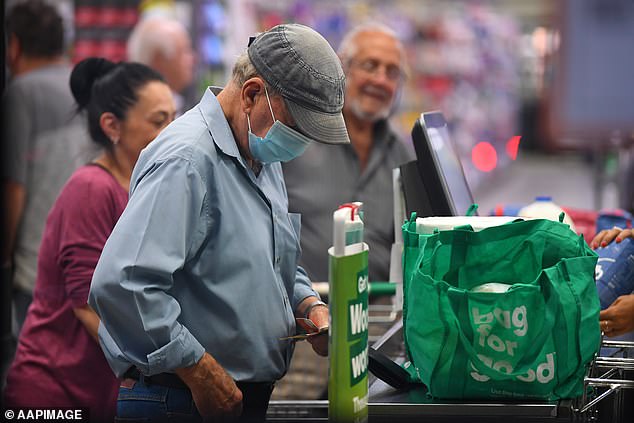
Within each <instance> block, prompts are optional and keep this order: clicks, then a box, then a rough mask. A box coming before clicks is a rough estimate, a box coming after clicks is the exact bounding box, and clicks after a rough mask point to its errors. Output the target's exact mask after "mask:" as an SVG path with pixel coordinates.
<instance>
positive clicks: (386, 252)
mask: <svg viewBox="0 0 634 423" xmlns="http://www.w3.org/2000/svg"><path fill="white" fill-rule="evenodd" d="M338 54H339V57H340V58H341V62H342V65H343V68H344V71H345V72H346V91H345V101H344V106H343V116H344V119H345V121H346V127H347V128H348V135H349V136H350V142H351V144H350V145H341V146H339V145H337V146H330V145H324V146H322V145H310V146H309V147H308V149H307V150H306V152H305V153H304V155H302V156H301V157H299V158H297V159H295V160H292V161H290V162H288V163H284V164H283V166H282V167H283V169H284V178H285V180H286V186H287V189H288V202H289V210H291V211H293V212H297V213H301V214H302V224H303V225H302V239H301V244H302V245H301V246H302V257H301V263H302V266H304V268H305V269H306V271H307V272H308V276H309V277H310V278H311V280H313V281H327V280H328V254H327V251H328V248H329V247H330V246H331V245H332V212H333V211H334V210H336V209H337V207H338V206H339V205H340V204H343V203H347V202H350V201H362V202H363V206H364V209H365V210H367V212H366V213H365V219H364V224H365V227H364V237H365V241H366V242H367V243H368V244H369V245H370V246H371V248H372V254H370V258H369V260H370V262H369V274H370V280H371V281H387V280H388V278H389V263H390V249H391V247H392V243H393V242H394V219H393V202H392V198H393V193H392V169H394V168H395V167H398V166H399V165H401V164H403V163H405V162H407V161H409V160H410V159H411V158H412V157H413V154H412V152H411V151H410V150H408V148H407V147H406V145H405V143H403V142H402V141H401V140H400V139H399V138H398V136H397V134H396V133H395V132H394V131H393V130H392V128H391V127H390V123H389V122H388V118H389V117H390V114H391V112H392V110H393V109H394V107H395V101H396V99H397V97H398V93H399V89H400V87H401V85H402V83H403V79H404V77H405V52H404V50H403V45H402V44H401V42H400V41H399V40H398V38H397V36H396V34H395V33H394V32H393V31H392V30H391V29H390V28H388V27H387V26H384V25H381V24H378V23H368V24H365V25H362V26H359V27H356V28H355V29H353V30H352V31H351V32H350V33H348V34H347V35H345V36H344V38H343V41H342V42H341V45H340V47H339V50H338Z"/></svg>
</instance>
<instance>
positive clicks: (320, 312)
mask: <svg viewBox="0 0 634 423" xmlns="http://www.w3.org/2000/svg"><path fill="white" fill-rule="evenodd" d="M315 301H318V299H317V297H308V298H306V299H305V300H304V301H302V302H301V304H300V305H299V307H298V311H299V313H300V315H302V317H304V316H303V314H304V313H305V310H306V309H307V308H308V306H310V305H311V304H312V303H313V302H315ZM306 318H308V319H310V320H312V322H313V323H314V324H315V326H317V328H318V329H321V328H325V327H327V326H328V324H329V322H328V320H329V313H328V307H327V306H324V305H318V306H316V307H312V308H311V309H310V312H309V315H308V316H306ZM306 340H307V341H308V342H310V345H312V346H313V350H314V351H315V352H316V353H317V354H319V355H321V356H324V357H325V356H327V355H328V332H324V333H323V334H322V335H316V336H310V337H308V338H306Z"/></svg>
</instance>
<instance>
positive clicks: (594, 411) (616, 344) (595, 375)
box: [573, 339, 634, 422]
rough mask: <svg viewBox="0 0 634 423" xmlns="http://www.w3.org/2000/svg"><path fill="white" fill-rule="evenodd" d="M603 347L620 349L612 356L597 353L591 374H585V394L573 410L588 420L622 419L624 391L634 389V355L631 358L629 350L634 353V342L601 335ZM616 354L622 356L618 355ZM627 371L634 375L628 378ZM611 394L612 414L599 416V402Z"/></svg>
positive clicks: (616, 420) (609, 408)
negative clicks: (617, 355)
mask: <svg viewBox="0 0 634 423" xmlns="http://www.w3.org/2000/svg"><path fill="white" fill-rule="evenodd" d="M601 347H603V348H616V349H617V350H616V351H615V352H614V353H613V354H612V356H597V357H596V358H595V359H594V360H593V362H592V364H591V366H590V370H589V372H588V375H587V376H586V377H585V378H584V385H585V389H584V395H583V398H582V400H581V403H580V404H579V405H578V406H577V407H574V408H573V411H574V413H575V414H576V415H579V416H582V417H584V418H585V420H587V421H601V422H607V421H611V422H620V421H623V419H624V418H625V416H624V415H623V411H624V406H625V403H626V401H625V400H624V392H623V391H624V390H628V389H632V390H634V358H629V355H630V354H634V342H630V341H608V340H605V339H602V342H601ZM616 354H621V355H622V356H623V357H615V356H614V355H616ZM627 375H629V376H630V377H632V379H627V378H626V376H627ZM606 388H607V389H606ZM602 389H605V390H603V391H602ZM609 398H611V399H612V407H610V405H609V404H608V405H607V408H608V410H609V415H610V416H609V417H608V418H605V417H604V418H601V417H598V416H597V415H598V414H599V412H598V409H599V406H600V405H601V403H602V402H604V400H606V399H609ZM604 408H605V407H604Z"/></svg>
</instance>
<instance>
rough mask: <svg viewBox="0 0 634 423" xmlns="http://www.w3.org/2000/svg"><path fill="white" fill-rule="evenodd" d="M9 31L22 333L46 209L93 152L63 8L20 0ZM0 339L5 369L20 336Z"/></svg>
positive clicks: (11, 221)
mask: <svg viewBox="0 0 634 423" xmlns="http://www.w3.org/2000/svg"><path fill="white" fill-rule="evenodd" d="M6 35H7V37H8V38H7V41H8V44H7V51H6V53H7V54H6V64H7V66H8V69H9V73H10V75H11V80H10V82H9V84H8V86H7V88H6V91H5V92H4V95H3V99H2V110H3V113H2V159H3V163H2V176H1V179H2V189H3V194H4V198H3V204H4V210H3V211H4V216H3V217H4V218H3V221H2V267H3V279H4V281H3V289H4V291H3V292H4V294H5V295H3V296H2V298H3V301H4V302H5V304H3V307H2V309H3V312H4V316H3V324H4V325H3V326H5V329H6V328H7V327H9V326H10V324H11V316H10V315H9V310H11V305H10V301H11V298H12V297H13V306H14V311H15V315H14V318H13V320H14V327H13V336H14V337H17V334H18V332H19V330H20V327H21V325H22V322H23V321H24V316H25V315H26V311H27V308H28V306H29V304H30V302H31V298H32V291H33V287H34V285H35V277H36V272H37V253H38V249H39V247H40V240H41V236H42V230H43V228H44V222H45V220H46V214H47V213H48V211H49V209H50V207H51V205H52V204H53V202H54V201H55V198H56V197H57V194H58V193H59V191H60V189H61V187H62V185H63V184H64V182H66V180H67V179H68V177H69V176H70V175H71V173H72V172H73V170H74V169H76V168H77V167H78V166H79V165H81V164H83V163H86V162H87V161H88V160H90V159H92V158H94V157H95V156H96V152H95V149H94V148H93V147H92V146H91V145H90V143H89V142H88V141H87V139H86V138H87V137H86V136H85V130H84V129H83V128H81V125H80V123H79V122H78V120H77V119H76V116H75V111H74V104H75V103H74V100H73V97H72V94H71V92H70V89H69V87H68V78H69V76H70V72H71V67H70V65H69V64H68V63H67V61H66V58H65V56H64V27H63V24H62V18H61V17H60V15H59V13H58V10H57V9H56V8H55V7H54V6H51V5H49V4H48V3H46V2H44V1H41V0H28V1H24V2H19V3H16V4H15V5H14V6H13V7H12V8H11V9H10V10H9V12H8V13H7V20H6ZM10 281H11V282H10ZM11 287H12V289H13V292H11ZM5 331H6V330H5ZM3 339H4V340H3V343H4V344H5V345H3V354H4V357H3V368H2V370H3V371H2V374H3V375H4V371H5V370H6V366H7V365H8V363H9V362H10V359H11V356H12V352H13V346H14V342H15V341H14V340H13V341H11V340H10V337H8V335H7V334H5V335H3ZM3 380H4V378H3Z"/></svg>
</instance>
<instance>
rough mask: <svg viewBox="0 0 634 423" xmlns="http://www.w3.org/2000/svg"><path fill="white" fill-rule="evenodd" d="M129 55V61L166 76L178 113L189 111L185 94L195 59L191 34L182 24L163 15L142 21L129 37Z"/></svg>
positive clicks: (191, 76) (191, 77)
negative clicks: (141, 64)
mask: <svg viewBox="0 0 634 423" xmlns="http://www.w3.org/2000/svg"><path fill="white" fill-rule="evenodd" d="M127 54H128V60H130V61H134V62H139V63H143V64H145V65H147V66H149V67H151V68H153V69H155V70H156V71H158V72H159V73H160V74H161V75H163V76H164V77H165V80H166V81H167V84H168V85H169V86H170V88H171V90H172V93H173V94H174V101H175V102H176V110H177V113H178V114H182V113H183V112H185V111H186V110H187V109H188V108H189V107H188V106H189V105H187V104H185V100H184V97H183V95H182V94H183V91H184V90H185V89H186V88H187V87H188V86H190V84H191V83H192V81H193V79H194V66H195V56H194V52H193V50H192V45H191V39H190V36H189V33H188V32H187V29H186V28H185V27H184V26H183V25H182V24H181V23H180V22H179V21H177V20H176V19H172V18H169V17H166V16H161V15H151V16H149V17H147V18H144V19H141V20H140V21H139V23H138V24H137V25H136V26H135V27H134V29H133V30H132V33H131V34H130V38H128V45H127Z"/></svg>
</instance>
